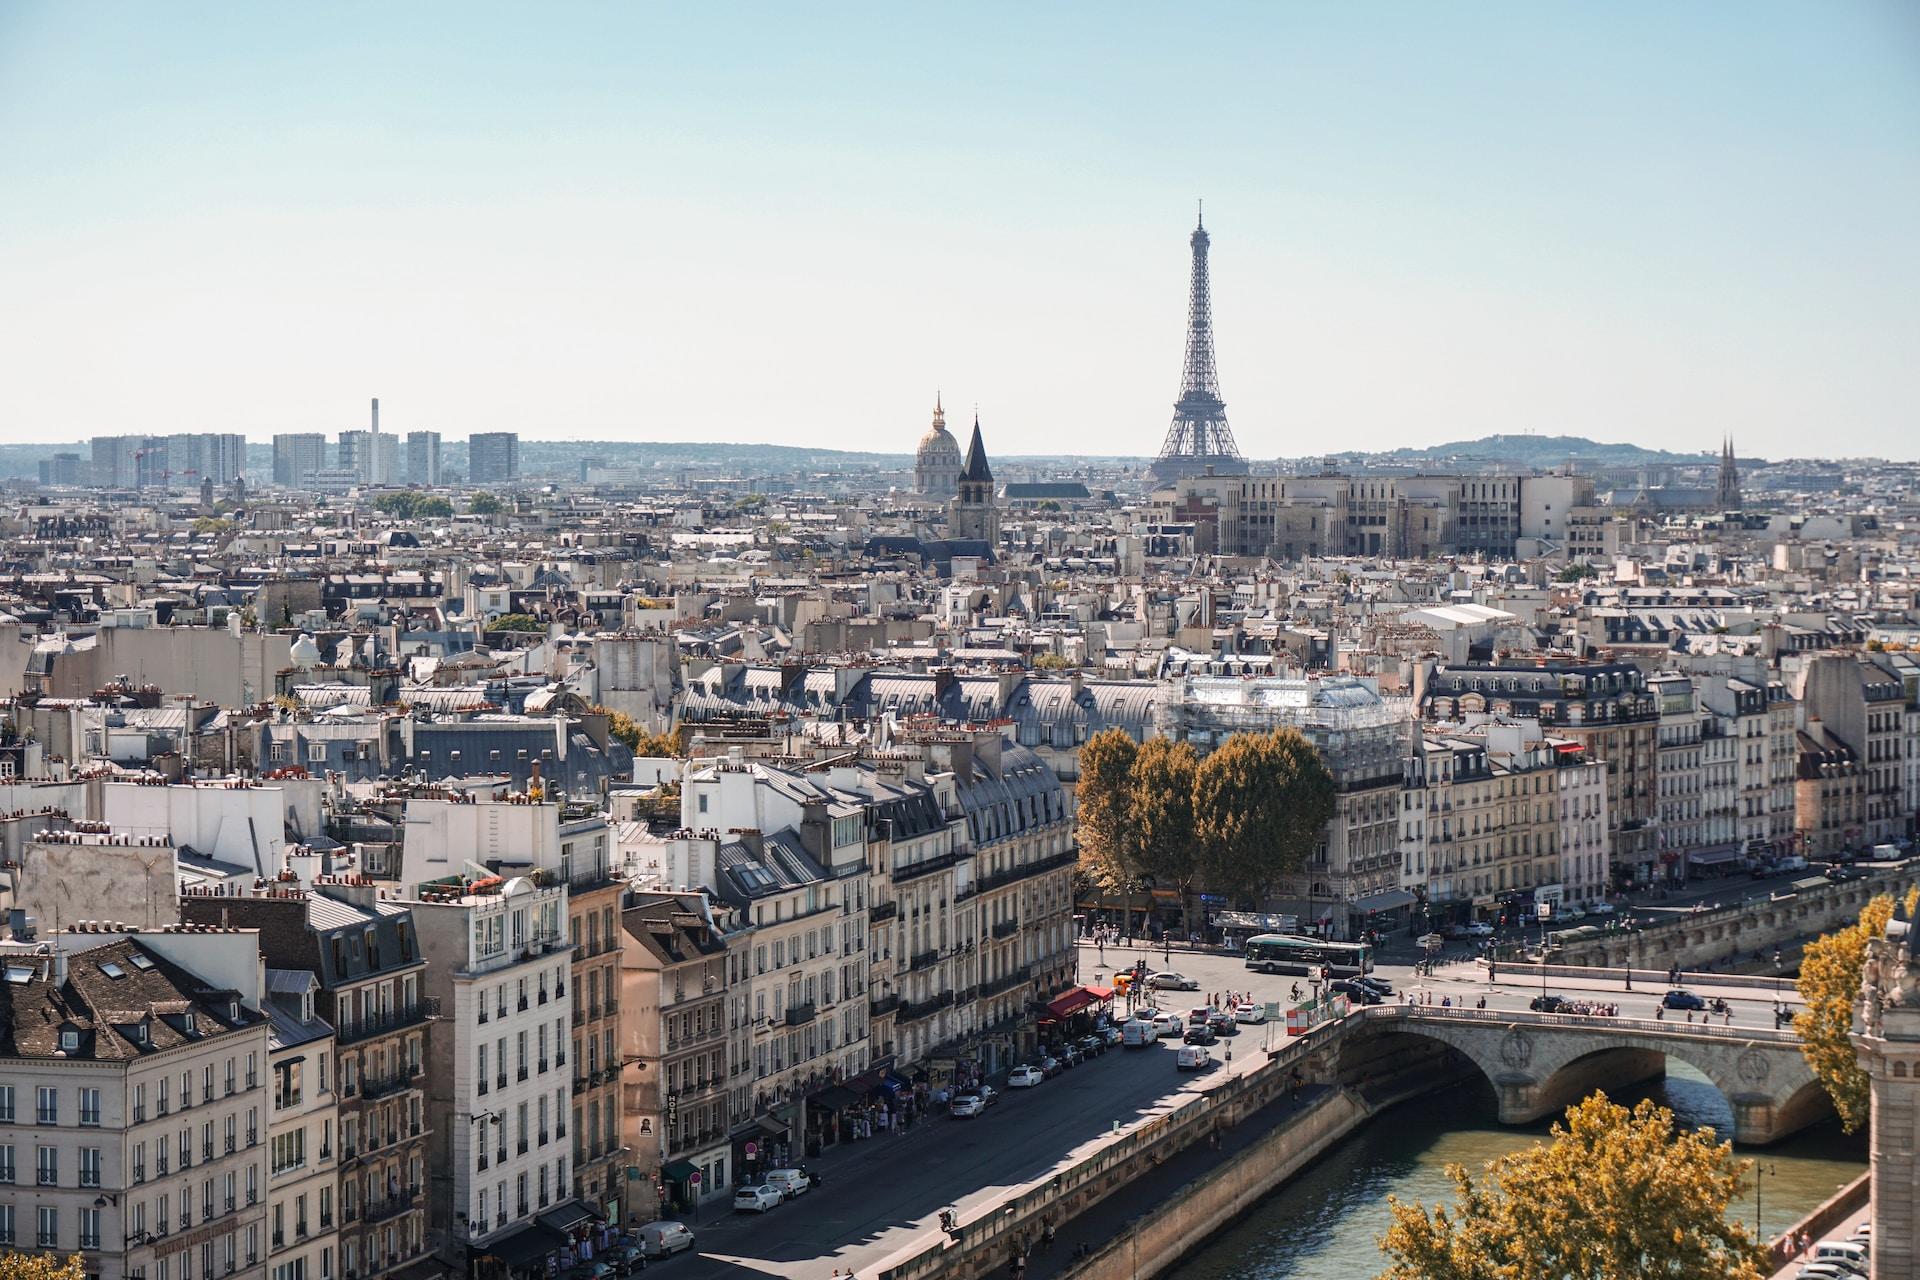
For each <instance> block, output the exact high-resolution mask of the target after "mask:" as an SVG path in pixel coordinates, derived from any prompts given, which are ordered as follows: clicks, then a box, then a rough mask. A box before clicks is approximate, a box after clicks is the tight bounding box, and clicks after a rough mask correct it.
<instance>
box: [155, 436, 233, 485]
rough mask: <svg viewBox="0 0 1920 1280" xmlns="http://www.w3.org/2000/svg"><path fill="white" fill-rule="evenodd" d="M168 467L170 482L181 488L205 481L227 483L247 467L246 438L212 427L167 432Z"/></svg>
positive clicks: (216, 483)
mask: <svg viewBox="0 0 1920 1280" xmlns="http://www.w3.org/2000/svg"><path fill="white" fill-rule="evenodd" d="M167 468H168V470H170V471H171V472H172V483H173V484H174V485H176V486H178V487H181V488H187V489H192V488H197V487H198V486H199V485H201V484H202V483H204V482H207V481H211V482H212V483H214V484H215V485H220V486H226V485H230V484H232V483H233V482H234V481H235V480H238V479H239V478H240V477H241V475H242V474H243V473H244V472H245V471H246V469H247V438H246V437H245V436H243V435H239V434H236V433H233V432H214V431H198V432H187V433H184V434H179V435H171V436H168V437H167Z"/></svg>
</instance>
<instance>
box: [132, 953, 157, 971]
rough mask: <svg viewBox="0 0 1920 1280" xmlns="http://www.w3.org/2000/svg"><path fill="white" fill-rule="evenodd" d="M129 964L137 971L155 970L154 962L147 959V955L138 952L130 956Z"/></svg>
mask: <svg viewBox="0 0 1920 1280" xmlns="http://www.w3.org/2000/svg"><path fill="white" fill-rule="evenodd" d="M127 963H128V964H130V965H132V966H133V967H134V968H136V969H151V968H153V961H151V960H149V959H147V957H146V955H145V954H144V953H142V952H139V951H136V952H134V953H133V954H132V955H130V956H128V957H127Z"/></svg>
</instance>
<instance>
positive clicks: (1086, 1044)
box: [1080, 1035, 1107, 1058]
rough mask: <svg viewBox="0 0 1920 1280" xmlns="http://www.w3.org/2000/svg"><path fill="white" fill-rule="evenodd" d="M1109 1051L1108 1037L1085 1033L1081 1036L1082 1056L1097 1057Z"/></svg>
mask: <svg viewBox="0 0 1920 1280" xmlns="http://www.w3.org/2000/svg"><path fill="white" fill-rule="evenodd" d="M1106 1051H1107V1038H1106V1037H1105V1036H1102V1035H1084V1036H1081V1037H1080V1056H1081V1057H1082V1058H1097V1057H1099V1056H1100V1055H1101V1054H1103V1053H1105V1052H1106Z"/></svg>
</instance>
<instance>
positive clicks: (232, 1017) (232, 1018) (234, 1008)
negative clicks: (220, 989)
mask: <svg viewBox="0 0 1920 1280" xmlns="http://www.w3.org/2000/svg"><path fill="white" fill-rule="evenodd" d="M227 1021H228V1022H238V1021H240V1002H239V1001H238V1000H229V1001H227Z"/></svg>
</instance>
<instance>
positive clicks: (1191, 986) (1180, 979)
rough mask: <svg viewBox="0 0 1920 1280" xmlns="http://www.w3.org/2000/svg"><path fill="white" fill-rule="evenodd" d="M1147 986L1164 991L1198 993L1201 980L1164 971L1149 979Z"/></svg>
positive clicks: (1167, 970)
mask: <svg viewBox="0 0 1920 1280" xmlns="http://www.w3.org/2000/svg"><path fill="white" fill-rule="evenodd" d="M1147 985H1148V986H1150V987H1158V988H1160V989H1161V990H1163V991H1198V990H1199V989H1200V979H1198V978H1189V977H1188V976H1187V975H1186V974H1184V973H1175V972H1174V971H1173V970H1171V969H1166V970H1163V971H1161V972H1159V973H1156V974H1154V975H1152V976H1151V977H1149V978H1148V979H1147Z"/></svg>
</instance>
